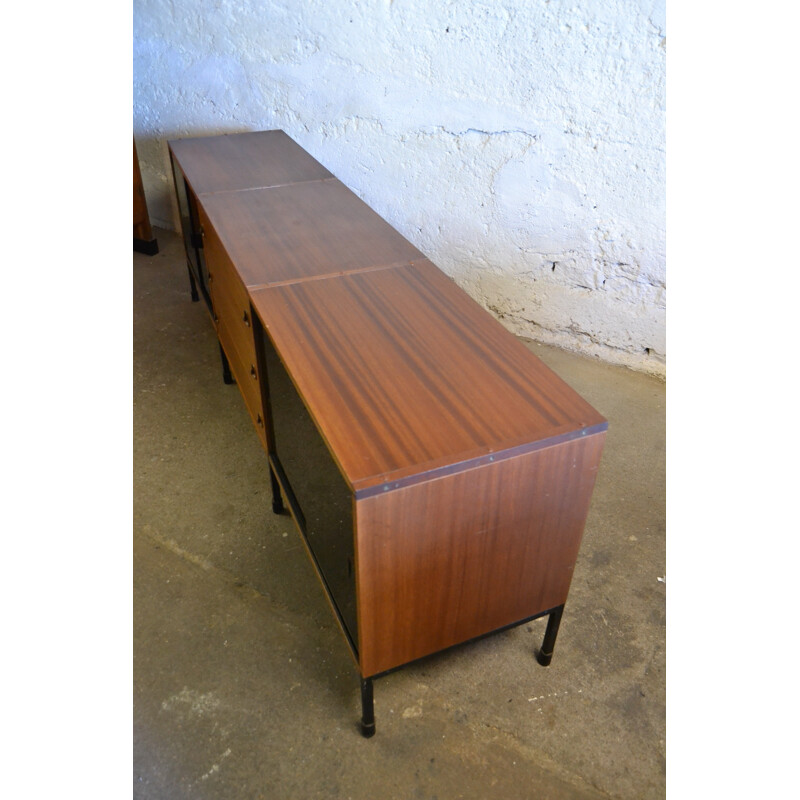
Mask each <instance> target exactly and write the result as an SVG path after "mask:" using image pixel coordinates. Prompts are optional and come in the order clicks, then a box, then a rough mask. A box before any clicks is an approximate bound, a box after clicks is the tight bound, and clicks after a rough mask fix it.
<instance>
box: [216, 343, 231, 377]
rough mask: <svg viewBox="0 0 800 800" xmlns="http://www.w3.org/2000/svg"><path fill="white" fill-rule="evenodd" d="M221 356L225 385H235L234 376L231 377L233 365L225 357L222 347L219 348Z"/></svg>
mask: <svg viewBox="0 0 800 800" xmlns="http://www.w3.org/2000/svg"><path fill="white" fill-rule="evenodd" d="M219 354H220V356H221V357H222V380H223V381H224V382H225V383H235V381H234V380H233V375H231V365H230V364H229V363H228V357H227V356H226V355H225V351H224V350H223V349H222V345H220V346H219Z"/></svg>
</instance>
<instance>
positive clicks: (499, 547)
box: [355, 432, 605, 675]
mask: <svg viewBox="0 0 800 800" xmlns="http://www.w3.org/2000/svg"><path fill="white" fill-rule="evenodd" d="M604 440H605V433H604V432H601V433H595V434H592V435H589V436H585V437H580V438H578V439H572V440H570V441H567V442H562V443H560V444H555V445H553V446H551V447H544V448H542V449H539V450H534V451H532V452H528V453H523V454H522V455H518V456H514V457H511V458H507V459H505V460H503V461H496V462H494V463H489V464H483V465H482V466H479V467H476V468H472V469H467V470H464V471H462V472H458V473H455V474H452V475H446V476H444V477H442V478H438V479H436V480H433V481H424V482H422V483H418V484H414V485H411V486H405V487H402V488H400V489H396V490H394V491H391V492H380V493H378V494H376V495H373V496H371V497H368V498H366V499H363V500H358V501H357V502H356V504H355V507H356V520H357V521H356V539H357V547H356V552H357V554H358V556H357V579H358V594H359V618H358V630H359V660H360V666H361V669H362V674H364V675H374V674H376V673H380V672H383V671H385V670H388V669H392V668H393V667H395V666H397V665H398V664H405V663H408V662H409V661H413V660H415V659H417V658H421V657H422V656H426V655H428V654H430V653H434V652H437V651H439V650H443V649H444V648H447V647H451V646H452V645H454V644H458V643H460V642H464V641H467V640H469V639H472V638H475V637H476V636H480V635H482V634H484V633H486V632H487V631H493V630H497V629H499V628H502V627H505V626H506V625H511V624H514V623H516V622H520V621H522V620H524V619H526V618H528V617H530V616H531V615H533V614H536V613H541V612H543V611H546V610H548V609H551V608H555V607H556V606H559V605H561V604H563V603H564V602H565V601H566V599H567V594H568V592H569V586H570V581H571V579H572V574H573V570H574V568H575V562H576V560H577V556H578V549H579V547H580V541H581V537H582V534H583V525H584V522H585V520H586V514H587V512H588V509H589V502H590V499H591V494H592V489H593V487H594V483H595V478H596V476H597V465H598V462H599V460H600V453H601V451H602V447H603V441H604Z"/></svg>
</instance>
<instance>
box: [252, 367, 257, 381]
mask: <svg viewBox="0 0 800 800" xmlns="http://www.w3.org/2000/svg"><path fill="white" fill-rule="evenodd" d="M250 377H251V378H252V379H253V380H254V381H257V380H258V373H257V372H256V368H255V367H253V366H251V367H250Z"/></svg>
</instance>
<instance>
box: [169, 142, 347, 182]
mask: <svg viewBox="0 0 800 800" xmlns="http://www.w3.org/2000/svg"><path fill="white" fill-rule="evenodd" d="M168 144H169V148H170V150H171V151H172V155H173V157H174V158H175V159H176V160H177V162H178V164H179V165H180V167H181V170H182V171H183V174H184V175H185V176H186V179H187V180H188V181H189V185H190V186H191V187H192V191H193V192H194V193H195V194H197V195H204V194H207V193H209V192H229V191H236V190H241V189H256V188H259V187H265V186H280V185H283V184H287V183H298V182H302V181H317V180H324V179H325V178H332V177H333V175H332V174H331V173H330V172H328V170H327V169H325V167H323V166H322V164H320V163H319V162H318V161H317V160H316V159H314V158H313V157H312V156H311V155H309V154H308V153H307V152H306V151H305V150H304V149H303V148H302V147H300V145H299V144H297V143H296V142H295V141H294V140H293V139H291V138H290V137H289V136H287V135H286V134H285V133H284V132H283V131H277V130H276V131H258V132H254V133H231V134H225V135H221V136H201V137H198V138H194V139H174V140H172V141H170V142H169V143H168Z"/></svg>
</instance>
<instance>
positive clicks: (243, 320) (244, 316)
mask: <svg viewBox="0 0 800 800" xmlns="http://www.w3.org/2000/svg"><path fill="white" fill-rule="evenodd" d="M242 322H244V324H245V325H247V327H248V328H249V327H250V317H248V316H247V312H246V311H245V312H244V314H243V315H242Z"/></svg>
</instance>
